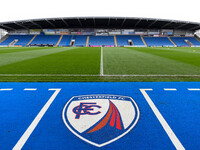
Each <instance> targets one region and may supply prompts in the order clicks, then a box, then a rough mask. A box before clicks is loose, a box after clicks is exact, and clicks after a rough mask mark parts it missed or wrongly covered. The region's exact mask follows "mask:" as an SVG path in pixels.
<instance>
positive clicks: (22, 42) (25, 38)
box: [0, 35, 34, 46]
mask: <svg viewBox="0 0 200 150" xmlns="http://www.w3.org/2000/svg"><path fill="white" fill-rule="evenodd" d="M33 36H34V35H9V36H8V38H7V39H5V40H4V41H3V42H2V43H0V45H5V46H8V45H9V44H10V43H11V42H13V41H14V40H17V42H16V43H15V44H14V45H15V46H26V44H27V43H28V42H29V41H30V40H31V39H32V38H33Z"/></svg>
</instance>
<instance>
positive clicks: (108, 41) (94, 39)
mask: <svg viewBox="0 0 200 150" xmlns="http://www.w3.org/2000/svg"><path fill="white" fill-rule="evenodd" d="M102 45H104V46H115V42H114V36H90V40H89V46H102Z"/></svg>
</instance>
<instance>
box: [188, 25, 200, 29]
mask: <svg viewBox="0 0 200 150" xmlns="http://www.w3.org/2000/svg"><path fill="white" fill-rule="evenodd" d="M198 28H199V29H200V25H198V26H196V27H192V28H190V30H196V29H198Z"/></svg>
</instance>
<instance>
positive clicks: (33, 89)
mask: <svg viewBox="0 0 200 150" xmlns="http://www.w3.org/2000/svg"><path fill="white" fill-rule="evenodd" d="M36 90H37V89H36V88H25V89H24V91H36Z"/></svg>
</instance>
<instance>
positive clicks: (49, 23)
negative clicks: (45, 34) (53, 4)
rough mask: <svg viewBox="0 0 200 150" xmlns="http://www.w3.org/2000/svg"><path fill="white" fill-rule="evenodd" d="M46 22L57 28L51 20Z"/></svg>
mask: <svg viewBox="0 0 200 150" xmlns="http://www.w3.org/2000/svg"><path fill="white" fill-rule="evenodd" d="M45 20H46V22H48V23H49V24H50V25H51V26H52V27H56V26H55V25H54V24H53V23H51V22H50V21H49V20H47V19H45Z"/></svg>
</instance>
